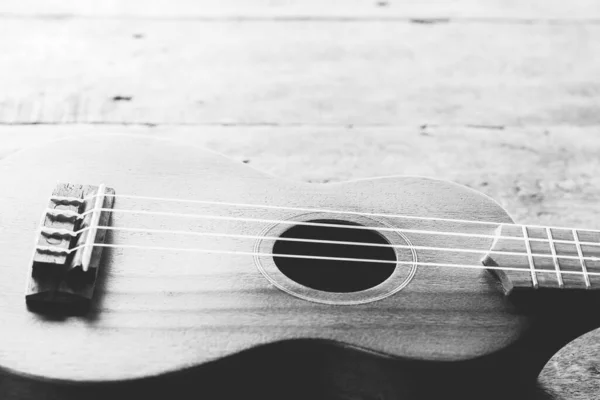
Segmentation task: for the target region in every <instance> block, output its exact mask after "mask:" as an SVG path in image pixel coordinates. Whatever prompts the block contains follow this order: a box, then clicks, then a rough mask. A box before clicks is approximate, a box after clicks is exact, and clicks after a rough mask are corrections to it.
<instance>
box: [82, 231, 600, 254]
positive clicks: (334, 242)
mask: <svg viewBox="0 0 600 400" xmlns="http://www.w3.org/2000/svg"><path fill="white" fill-rule="evenodd" d="M85 229H89V228H85ZM98 229H104V230H110V231H124V232H140V233H156V234H173V235H185V236H214V237H229V238H238V239H257V240H261V239H262V240H271V241H279V240H281V241H286V242H297V243H318V244H339V245H349V246H366V247H382V248H396V249H407V250H410V249H415V250H431V251H448V252H457V253H475V254H485V255H487V254H498V255H506V256H521V257H525V256H527V255H528V254H527V253H525V252H512V251H498V250H479V249H463V248H450V247H433V246H409V245H404V244H383V243H367V242H350V241H348V242H346V241H341V240H322V239H304V238H288V237H277V236H259V235H242V234H236V233H216V232H190V231H180V230H168V229H147V228H128V227H127V228H126V227H114V226H98ZM79 247H81V246H79ZM76 249H77V247H76V248H74V249H73V250H76ZM531 255H532V256H534V257H546V258H554V257H556V258H559V259H561V258H562V259H569V260H577V261H581V260H589V261H600V257H584V256H583V255H582V256H581V257H578V256H566V255H556V256H554V255H552V254H541V253H531Z"/></svg>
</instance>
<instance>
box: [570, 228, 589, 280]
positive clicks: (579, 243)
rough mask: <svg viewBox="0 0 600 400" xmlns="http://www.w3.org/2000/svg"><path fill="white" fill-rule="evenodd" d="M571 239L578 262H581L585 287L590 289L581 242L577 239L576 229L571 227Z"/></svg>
mask: <svg viewBox="0 0 600 400" xmlns="http://www.w3.org/2000/svg"><path fill="white" fill-rule="evenodd" d="M573 239H574V240H575V246H576V247H577V254H578V255H579V262H580V263H581V271H582V272H583V279H584V281H585V288H586V289H590V288H591V287H592V285H591V283H590V276H589V275H588V270H587V265H586V264H585V260H584V259H583V252H582V251H581V242H580V240H579V234H578V233H577V229H573Z"/></svg>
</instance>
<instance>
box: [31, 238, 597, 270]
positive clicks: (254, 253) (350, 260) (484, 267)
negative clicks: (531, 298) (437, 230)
mask: <svg viewBox="0 0 600 400" xmlns="http://www.w3.org/2000/svg"><path fill="white" fill-rule="evenodd" d="M86 246H95V247H109V248H117V249H119V248H121V249H138V250H159V251H175V252H192V253H211V254H230V255H247V256H257V257H282V258H297V259H306V260H326V261H348V262H366V263H377V264H393V265H397V264H400V265H421V266H429V267H444V268H464V269H477V270H499V271H517V272H526V273H529V271H530V270H529V269H528V268H527V269H523V268H508V267H494V266H489V267H487V266H481V265H471V264H448V263H432V262H423V261H399V260H397V261H391V260H378V259H367V258H346V257H325V256H305V255H300V254H271V253H258V252H252V251H237V250H211V249H198V248H185V247H181V248H178V247H161V246H138V245H119V244H110V243H95V244H92V245H87V244H86V245H83V246H79V247H76V248H73V249H71V250H68V251H66V253H71V252H73V251H76V250H77V249H80V248H82V247H86ZM38 248H39V249H41V250H45V249H46V248H43V247H38ZM47 249H51V248H47ZM535 271H536V272H540V273H550V274H555V273H556V272H555V271H554V270H553V269H552V270H545V269H538V270H535ZM562 273H563V274H569V275H583V272H580V271H562ZM588 275H590V276H600V272H588Z"/></svg>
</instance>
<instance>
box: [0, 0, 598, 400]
mask: <svg viewBox="0 0 600 400" xmlns="http://www.w3.org/2000/svg"><path fill="white" fill-rule="evenodd" d="M0 54H2V56H1V57H0V71H1V72H2V73H1V74H0V88H1V90H0V124H1V125H0V135H1V137H0V158H2V157H4V156H6V155H7V154H9V153H11V152H14V151H17V150H18V149H20V148H23V147H25V146H28V145H32V144H34V143H40V142H44V141H48V140H52V139H54V138H58V137H63V136H68V135H80V134H86V133H92V132H123V133H135V134H143V135H151V136H167V135H168V136H171V137H172V138H173V139H176V140H182V141H185V142H188V143H193V144H199V145H203V146H208V147H210V148H213V149H216V150H219V151H221V152H223V153H225V154H227V155H230V156H231V157H233V158H235V159H238V160H240V161H245V162H247V163H249V164H250V165H252V166H254V167H256V168H259V169H261V170H264V171H267V172H270V173H273V174H275V175H280V176H285V177H288V178H292V179H301V180H306V181H311V182H329V181H339V180H347V179H354V178H361V177H368V176H375V175H391V174H412V175H427V176H433V177H437V178H444V179H451V180H454V181H457V182H459V183H463V184H466V185H469V186H471V187H474V188H476V189H478V190H481V191H483V192H485V193H487V194H489V195H491V196H493V197H494V198H496V199H497V200H499V201H500V202H501V203H502V204H503V205H504V206H505V207H507V209H508V210H509V211H510V212H511V213H512V215H513V216H514V218H515V219H516V220H517V221H519V222H525V223H539V224H551V225H567V226H578V227H589V228H596V229H598V228H600V207H598V199H599V198H600V196H599V195H600V157H599V154H600V140H599V139H600V136H599V135H600V3H599V2H597V1H594V0H570V1H568V2H565V1H558V0H546V1H544V0H522V1H510V0H486V1H479V2H477V1H468V0H437V1H417V0H407V1H395V0H383V1H363V0H346V1H342V0H327V1H318V0H226V1H216V0H213V1H210V0H203V1H199V0H196V1H193V0H179V1H176V0H145V1H142V0H123V1H118V0H113V1H104V2H95V1H91V0H63V1H60V0H55V1H42V0H3V1H2V3H1V4H0ZM589 312H590V313H592V312H598V310H589ZM598 393H600V331H596V332H592V333H589V334H587V335H586V336H584V337H582V338H580V339H578V340H576V341H574V342H573V343H571V344H570V345H569V346H567V347H566V348H564V349H563V350H562V351H561V352H560V353H558V354H557V355H556V356H555V357H554V358H553V359H552V360H551V361H550V362H549V363H548V365H547V366H546V368H545V370H544V372H543V374H542V376H541V377H540V397H539V398H540V399H591V398H595V397H596V396H598Z"/></svg>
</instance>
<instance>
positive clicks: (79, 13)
mask: <svg viewBox="0 0 600 400" xmlns="http://www.w3.org/2000/svg"><path fill="white" fill-rule="evenodd" d="M2 14H4V15H9V16H24V17H55V18H65V17H69V18H70V17H85V18H153V19H169V18H177V19H210V18H229V19H245V18H250V19H252V18H257V19H273V18H286V19H288V18H291V19H294V18H298V19H306V18H314V19H322V18H335V19H346V18H350V19H360V20H366V19H372V18H377V19H398V18H406V19H409V18H415V19H427V18H433V19H438V18H442V19H445V18H452V19H477V18H484V19H490V20H492V21H493V20H503V19H514V20H517V21H519V20H522V21H527V20H535V21H539V20H544V19H555V20H560V21H569V20H594V19H597V18H599V17H600V7H599V6H598V3H597V2H595V1H593V0H574V1H570V2H569V3H565V2H563V1H559V0H547V1H543V0H523V1H519V2H513V1H507V0H486V1H479V2H475V1H470V0H445V1H417V0H387V1H362V0H346V1H343V0H328V1H327V2H322V1H318V0H308V1H307V0H304V1H302V0H288V1H269V0H227V1H215V0H202V1H193V0H178V1H176V2H173V1H167V0H150V1H140V0H126V1H116V0H112V1H104V2H102V3H101V4H99V3H97V2H94V1H90V0H86V1H78V0H66V1H65V0H62V1H56V0H55V1H44V2H40V1H39V0H5V1H4V2H3V3H2V6H1V7H0V15H2Z"/></svg>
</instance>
